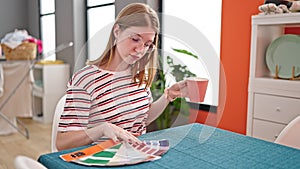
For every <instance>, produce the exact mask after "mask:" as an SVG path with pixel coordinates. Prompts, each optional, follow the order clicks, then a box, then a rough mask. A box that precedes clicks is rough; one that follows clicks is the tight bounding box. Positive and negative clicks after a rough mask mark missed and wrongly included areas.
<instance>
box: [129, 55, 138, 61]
mask: <svg viewBox="0 0 300 169" xmlns="http://www.w3.org/2000/svg"><path fill="white" fill-rule="evenodd" d="M130 56H131V57H132V58H133V59H134V60H139V59H140V57H138V56H136V55H130Z"/></svg>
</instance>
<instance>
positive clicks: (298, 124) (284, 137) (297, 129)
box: [275, 116, 300, 149]
mask: <svg viewBox="0 0 300 169" xmlns="http://www.w3.org/2000/svg"><path fill="white" fill-rule="evenodd" d="M275 143H278V144H282V145H286V146H289V147H293V148H297V149H300V116H298V117H296V118H295V119H293V120H292V121H291V122H290V123H289V124H288V125H287V126H286V127H285V128H284V129H283V130H282V131H281V132H280V134H279V136H278V137H277V138H276V140H275Z"/></svg>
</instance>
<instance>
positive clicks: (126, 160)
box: [72, 140, 169, 166]
mask: <svg viewBox="0 0 300 169" xmlns="http://www.w3.org/2000/svg"><path fill="white" fill-rule="evenodd" d="M168 150H169V141H168V140H149V141H143V143H142V144H129V143H119V144H117V145H115V146H113V147H110V148H107V149H105V150H103V151H100V152H97V153H95V154H93V155H90V156H85V157H82V158H78V159H76V160H74V161H72V162H74V163H78V164H81V165H87V166H121V165H133V164H137V163H142V162H147V161H154V160H158V159H160V158H161V155H163V154H165V153H166V152H167V151H168Z"/></svg>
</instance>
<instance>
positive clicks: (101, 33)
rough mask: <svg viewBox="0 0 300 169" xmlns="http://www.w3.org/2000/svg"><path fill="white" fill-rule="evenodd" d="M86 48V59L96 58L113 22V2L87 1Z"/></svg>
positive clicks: (111, 0) (106, 39)
mask: <svg viewBox="0 0 300 169" xmlns="http://www.w3.org/2000/svg"><path fill="white" fill-rule="evenodd" d="M86 2H87V3H86V5H87V9H86V11H87V15H86V16H87V19H86V20H87V46H88V50H87V51H88V59H89V60H94V59H96V58H98V57H99V56H100V55H101V54H102V52H103V51H104V48H105V47H106V43H107V41H108V36H109V32H110V29H111V26H112V24H113V22H114V20H115V5H114V0H87V1H86Z"/></svg>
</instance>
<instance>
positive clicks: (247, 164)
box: [38, 123, 300, 169]
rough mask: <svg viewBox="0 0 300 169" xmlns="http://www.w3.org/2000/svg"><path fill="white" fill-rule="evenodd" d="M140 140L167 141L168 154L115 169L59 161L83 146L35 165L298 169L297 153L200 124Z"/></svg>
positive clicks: (56, 168) (299, 152) (299, 153)
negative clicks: (62, 156) (63, 156)
mask: <svg viewBox="0 0 300 169" xmlns="http://www.w3.org/2000/svg"><path fill="white" fill-rule="evenodd" d="M139 139H140V140H161V139H167V140H169V144H170V145H169V146H170V147H169V150H168V151H167V152H166V153H165V154H163V155H162V157H161V158H160V159H158V160H155V161H149V162H143V163H139V164H134V165H124V166H117V167H110V166H101V167H99V166H85V165H81V164H78V163H74V162H66V161H64V160H62V159H61V158H60V156H61V155H62V154H67V153H71V152H75V151H77V150H81V149H84V148H88V147H90V146H92V145H87V146H82V147H78V148H73V149H69V150H63V151H59V152H53V153H49V154H43V155H41V156H40V157H39V159H38V161H39V162H40V163H42V164H43V165H44V166H45V167H47V168H49V169H86V168H102V169H106V168H110V169H116V168H119V167H120V168H128V169H133V168H134V169H147V168H149V169H150V168H151V169H164V168H172V169H176V168H188V169H189V168H191V169H193V168H204V169H206V168H207V169H216V168H218V169H225V168H226V169H234V168H238V169H248V168H251V169H269V168H272V169H285V168H286V169H299V168H300V150H299V149H295V148H291V147H287V146H283V145H280V144H276V143H273V142H268V141H264V140H260V139H257V138H254V137H249V136H246V135H243V134H239V133H235V132H232V131H227V130H224V129H220V128H216V127H212V126H208V125H205V124H200V123H192V124H186V125H182V126H177V127H172V128H168V129H164V130H159V131H154V132H149V133H146V134H144V135H141V136H139Z"/></svg>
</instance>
